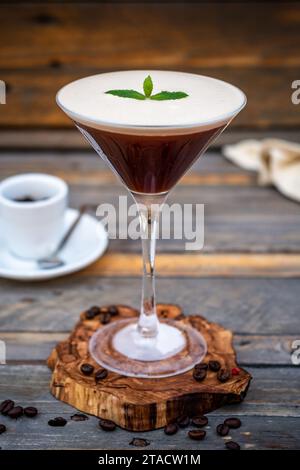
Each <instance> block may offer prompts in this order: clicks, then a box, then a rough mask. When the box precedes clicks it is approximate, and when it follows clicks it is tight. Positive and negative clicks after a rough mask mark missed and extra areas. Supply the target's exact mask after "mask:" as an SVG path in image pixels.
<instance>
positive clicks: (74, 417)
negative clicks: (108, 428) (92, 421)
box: [71, 413, 89, 421]
mask: <svg viewBox="0 0 300 470" xmlns="http://www.w3.org/2000/svg"><path fill="white" fill-rule="evenodd" d="M87 419H89V417H88V416H87V415H84V414H83V413H75V414H74V415H72V416H71V420H72V421H86V420H87Z"/></svg>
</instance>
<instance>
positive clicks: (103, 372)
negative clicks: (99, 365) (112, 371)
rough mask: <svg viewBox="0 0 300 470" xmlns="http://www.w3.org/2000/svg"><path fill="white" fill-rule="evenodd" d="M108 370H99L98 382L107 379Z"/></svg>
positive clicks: (96, 375) (97, 374)
mask: <svg viewBox="0 0 300 470" xmlns="http://www.w3.org/2000/svg"><path fill="white" fill-rule="evenodd" d="M107 374H108V372H107V370H106V369H99V370H97V372H96V374H95V380H96V382H100V381H101V380H103V379H105V378H106V377H107Z"/></svg>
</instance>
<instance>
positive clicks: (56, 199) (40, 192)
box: [0, 173, 68, 260]
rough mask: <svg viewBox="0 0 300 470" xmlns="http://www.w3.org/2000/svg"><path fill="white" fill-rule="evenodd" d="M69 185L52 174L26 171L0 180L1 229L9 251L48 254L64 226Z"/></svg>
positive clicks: (32, 255)
mask: <svg viewBox="0 0 300 470" xmlns="http://www.w3.org/2000/svg"><path fill="white" fill-rule="evenodd" d="M67 203H68V186H67V185H66V183H65V182H64V181H63V180H61V179H60V178H57V177H55V176H51V175H46V174H42V173H27V174H23V175H17V176H12V177H10V178H7V179H5V180H3V181H2V182H1V183H0V230H1V235H2V237H3V238H4V240H5V242H6V244H7V247H8V249H9V251H10V252H11V253H13V254H14V255H16V256H19V257H20V258H25V259H31V260H37V259H40V258H44V257H46V256H49V255H51V254H52V253H53V252H54V251H55V248H56V247H57V246H58V243H59V241H60V240H61V237H62V235H63V230H64V215H65V210H66V208H67Z"/></svg>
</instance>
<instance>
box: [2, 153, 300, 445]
mask: <svg viewBox="0 0 300 470" xmlns="http://www.w3.org/2000/svg"><path fill="white" fill-rule="evenodd" d="M31 170H33V171H43V172H49V173H53V174H57V175H59V176H61V177H63V178H64V179H65V180H66V181H67V182H68V183H69V184H70V187H71V201H70V203H71V206H72V207H78V206H79V205H80V204H82V203H85V202H86V203H87V202H88V203H96V204H97V203H101V202H116V200H117V197H118V195H119V194H125V191H124V189H123V188H122V187H121V186H120V185H119V184H118V183H117V181H116V179H115V178H114V176H113V175H112V174H111V173H110V171H109V170H108V169H107V168H105V167H104V164H103V163H102V161H101V160H100V159H99V158H98V157H97V156H95V155H93V154H92V153H88V152H85V151H81V152H77V153H76V152H55V153H54V152H44V154H43V155H41V154H40V153H38V152H36V153H26V154H21V153H16V152H15V153H12V152H10V153H9V152H7V153H5V152H4V151H2V153H1V158H0V174H1V178H4V177H5V176H8V175H10V174H14V173H20V172H23V171H31ZM170 200H171V201H177V202H181V203H183V202H199V203H200V202H203V203H205V204H206V206H205V211H206V215H205V249H204V251H203V252H202V253H197V252H185V251H183V244H182V242H178V241H161V242H159V243H158V256H157V272H158V276H159V279H158V282H157V290H158V299H159V301H161V302H177V303H179V304H180V305H182V307H183V309H184V311H185V313H186V314H191V313H200V314H202V315H204V316H206V317H207V318H208V319H209V320H212V321H217V322H219V323H221V324H223V325H224V326H226V327H228V328H231V329H232V330H233V331H234V333H235V347H236V350H237V354H238V360H239V362H240V364H241V365H242V366H245V367H247V369H248V370H249V371H250V372H251V374H252V375H253V381H252V384H251V387H250V390H249V393H248V396H247V398H246V401H245V402H244V403H243V404H241V405H237V406H228V407H226V408H222V409H220V410H218V411H216V412H213V413H211V414H210V415H209V426H210V429H208V433H207V438H206V440H204V441H203V442H201V444H197V443H195V442H193V441H191V440H189V439H188V438H187V436H186V434H187V433H186V430H181V431H180V432H179V433H178V434H176V435H175V436H173V437H170V436H166V435H165V434H164V433H163V430H158V431H153V432H148V433H141V434H140V435H139V437H146V438H147V439H148V440H150V441H151V445H150V446H149V447H148V449H195V448H197V449H198V448H201V449H222V448H223V442H222V439H221V438H220V437H217V436H216V434H215V426H216V424H217V423H219V422H221V421H222V420H223V419H224V418H225V417H228V416H231V415H235V416H239V417H240V418H241V419H242V421H243V426H242V427H241V428H240V429H238V430H236V431H234V432H232V433H231V436H232V437H233V438H234V439H235V440H237V441H238V442H240V443H241V445H242V448H244V449H295V448H300V419H299V409H300V408H299V404H300V398H299V387H300V367H296V366H293V365H292V362H291V344H292V341H293V340H295V339H300V323H299V309H300V306H299V305H300V302H299V287H300V286H299V276H300V237H299V228H300V206H299V204H296V203H294V202H291V201H289V200H287V199H285V198H284V197H283V196H281V195H280V194H278V193H277V192H276V191H275V190H273V189H271V188H260V187H258V186H257V185H256V183H255V176H254V175H252V174H250V173H247V172H245V171H242V170H240V169H238V168H236V167H234V166H233V165H231V164H229V163H228V162H226V161H225V160H224V159H223V158H222V157H221V156H220V154H218V153H217V152H210V153H209V154H208V155H206V157H205V158H203V159H202V160H201V161H200V162H198V163H197V165H196V166H195V167H194V169H193V171H192V172H191V173H189V174H188V175H186V176H185V178H184V179H183V180H182V183H181V184H180V185H179V186H178V187H177V188H176V189H175V190H174V192H173V193H172V194H171V196H170ZM140 287H141V280H140V243H139V242H138V241H126V240H121V241H117V240H115V241H112V242H111V243H110V246H109V249H108V251H107V253H106V254H105V256H104V257H103V258H102V259H100V260H99V261H98V262H97V263H95V264H93V265H92V266H90V267H88V268H87V269H85V270H83V271H81V272H79V273H77V274H74V275H71V276H67V277H64V278H60V279H56V280H52V281H49V282H42V283H22V282H12V281H8V280H4V279H1V281H0V290H1V305H0V330H1V331H0V339H2V340H4V341H5V342H6V345H7V358H8V363H7V365H3V366H0V400H4V399H6V398H12V399H14V400H15V401H16V402H18V403H19V404H21V405H23V406H28V405H32V406H37V407H38V409H39V411H40V415H39V416H38V417H37V418H36V419H33V420H29V419H25V418H21V419H19V420H17V421H13V420H10V419H8V418H6V417H2V416H1V417H0V418H1V419H0V421H1V422H2V423H4V424H5V425H7V428H8V431H7V432H6V433H4V434H2V435H1V436H0V446H1V447H2V449H54V448H57V449H58V448H59V449H61V448H67V449H70V448H71V449H75V448H80V449H92V448H97V449H114V448H117V449H120V448H122V449H129V448H130V447H131V446H129V442H130V441H131V440H132V438H133V437H134V434H131V433H129V432H126V431H123V430H121V429H118V430H116V432H115V434H114V436H113V439H112V436H108V434H106V433H105V432H104V431H101V430H100V429H99V428H98V426H97V419H96V418H94V417H91V418H90V419H89V420H88V421H85V422H80V423H78V422H73V421H68V424H67V426H66V427H64V428H52V427H50V426H48V424H47V422H48V420H49V419H50V418H53V417H55V416H64V417H66V418H68V419H69V417H70V416H71V415H72V414H73V413H74V409H72V408H71V407H70V406H67V405H64V404H63V403H60V402H58V401H56V400H55V399H54V398H53V397H52V396H51V395H50V393H49V379H50V371H49V370H48V368H47V366H46V365H45V360H46V358H47V356H48V354H49V352H50V350H51V348H52V347H53V346H54V345H55V344H56V343H57V341H59V340H61V339H63V338H64V337H65V336H66V335H67V334H68V332H69V331H70V329H71V328H72V326H73V325H74V322H76V320H77V318H78V315H79V313H80V311H81V310H83V309H85V308H87V307H88V306H90V305H93V304H107V303H112V302H119V303H127V304H131V305H133V306H138V305H139V293H140Z"/></svg>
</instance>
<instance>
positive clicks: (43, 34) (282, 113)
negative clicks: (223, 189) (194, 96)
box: [0, 3, 300, 128]
mask: <svg viewBox="0 0 300 470" xmlns="http://www.w3.org/2000/svg"><path fill="white" fill-rule="evenodd" d="M1 15H2V17H4V18H5V19H6V21H5V23H4V24H3V29H2V33H3V34H2V35H3V41H2V50H1V56H0V70H1V78H2V79H4V80H5V81H6V82H7V83H8V85H9V87H8V88H9V93H8V103H9V104H8V105H7V106H6V109H5V113H2V114H1V115H0V123H1V124H2V125H5V126H28V127H30V126H36V127H44V126H53V127H56V126H68V127H70V126H71V123H70V121H68V120H67V119H66V118H65V117H64V116H63V114H62V113H61V112H60V111H59V110H58V109H57V107H56V105H55V103H54V96H55V93H56V91H57V90H58V89H59V88H60V86H61V85H63V84H65V83H67V82H69V81H71V80H73V79H75V78H78V77H81V76H85V75H88V74H92V73H96V72H101V71H107V70H113V69H124V68H126V69H128V68H143V67H144V68H147V69H148V68H150V69H151V68H167V69H179V70H188V71H196V72H200V73H203V74H208V75H213V76H217V77H219V78H223V79H226V80H229V81H232V82H233V83H235V84H236V85H238V86H240V87H241V88H243V89H244V90H245V92H246V93H247V94H248V97H249V102H248V107H247V109H246V110H245V111H244V112H243V113H242V114H241V115H240V116H239V117H238V118H237V119H236V120H235V121H234V123H233V126H237V127H240V126H247V127H249V126H250V127H260V128H266V127H270V126H275V127H276V126H282V127H283V126H297V125H298V124H299V113H298V110H297V107H296V106H294V105H292V103H291V100H290V95H291V91H292V90H291V83H292V81H294V80H295V77H296V78H297V76H298V69H299V54H298V51H299V34H298V27H299V24H298V23H299V16H300V8H299V5H297V4H296V3H291V4H276V6H275V7H274V6H272V5H270V4H268V3H267V4H247V3H244V4H243V3H242V4H236V3H234V4H232V5H230V4H228V3H227V4H214V3H213V4H204V3H201V4H182V3H178V4H177V3H175V4H172V5H168V4H159V3H156V4H152V5H149V4H148V5H145V4H141V5H139V4H136V3H133V4H126V5H122V4H114V5H109V4H100V5H99V4H98V5H97V4H93V3H85V4H82V3H81V4H77V5H74V4H73V5H68V4H65V5H45V4H43V5H28V4H27V5H19V6H18V8H17V9H15V8H13V7H11V6H7V5H2V6H1ZM199 18H200V20H199ZM201 18H205V21H203V20H202V21H201ZM224 37H226V41H224ZM87 38H88V41H87ZM249 41H251V47H250V42H249ZM253 83H255V84H256V86H255V87H253ZM275 96H276V99H274V97H275ZM29 108H30V110H31V112H30V115H28V109H29Z"/></svg>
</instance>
